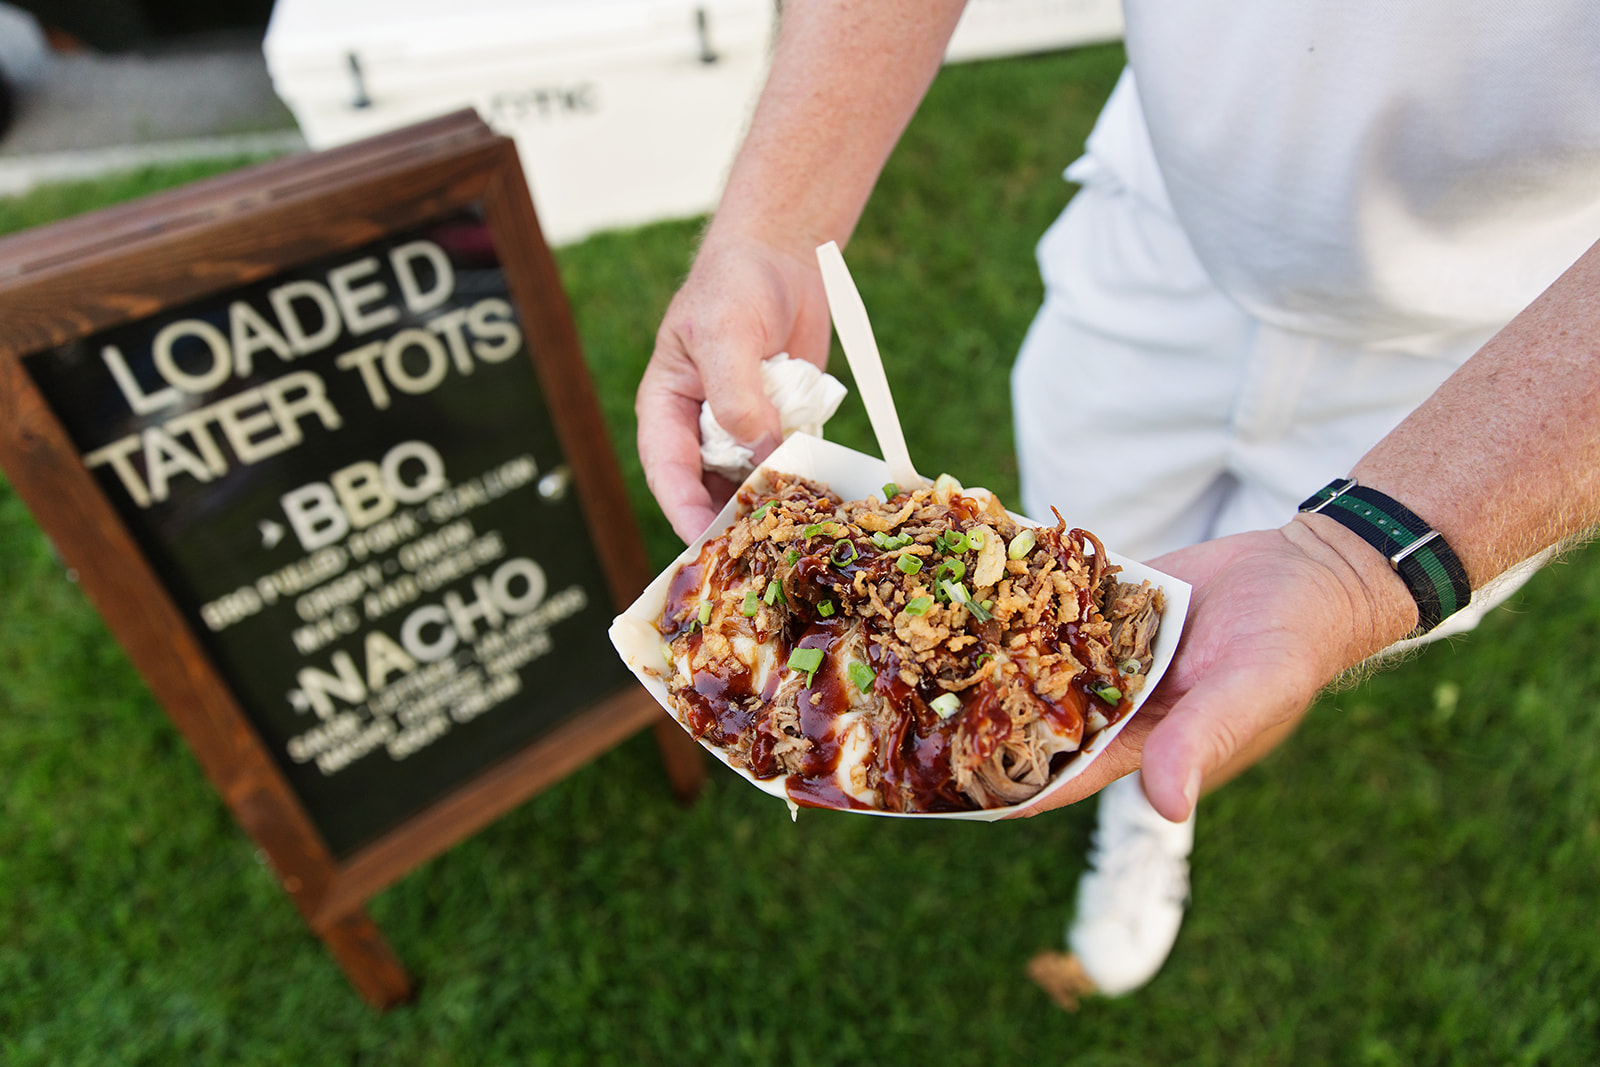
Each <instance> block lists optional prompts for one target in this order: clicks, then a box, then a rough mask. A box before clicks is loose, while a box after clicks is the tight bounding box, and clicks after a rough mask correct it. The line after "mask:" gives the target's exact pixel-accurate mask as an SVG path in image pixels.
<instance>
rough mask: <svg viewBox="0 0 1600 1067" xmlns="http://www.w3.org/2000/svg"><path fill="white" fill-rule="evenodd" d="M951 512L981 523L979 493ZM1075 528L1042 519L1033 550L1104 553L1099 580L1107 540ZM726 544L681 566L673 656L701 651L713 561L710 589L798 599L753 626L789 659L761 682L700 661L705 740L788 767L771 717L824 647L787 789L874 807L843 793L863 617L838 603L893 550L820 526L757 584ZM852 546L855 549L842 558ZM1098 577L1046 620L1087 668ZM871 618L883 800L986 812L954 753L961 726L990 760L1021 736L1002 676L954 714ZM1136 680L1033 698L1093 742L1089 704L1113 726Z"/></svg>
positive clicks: (826, 802)
mask: <svg viewBox="0 0 1600 1067" xmlns="http://www.w3.org/2000/svg"><path fill="white" fill-rule="evenodd" d="M747 503H752V504H753V503H755V501H748V502H747ZM950 510H951V518H952V520H955V522H954V523H953V528H955V529H961V528H962V527H963V526H965V525H967V524H976V522H977V521H978V516H977V514H976V513H975V512H974V511H973V510H972V508H971V506H970V502H969V500H968V498H965V497H960V496H957V497H955V498H952V500H951V502H950ZM747 513H748V512H747ZM841 525H842V524H841ZM1064 525H1065V524H1064V523H1062V524H1061V526H1060V527H1057V528H1056V529H1050V528H1046V527H1040V528H1038V530H1037V534H1038V537H1039V543H1038V546H1037V548H1036V549H1035V551H1049V552H1053V553H1054V554H1055V555H1056V556H1057V559H1058V561H1059V562H1060V563H1061V565H1062V566H1063V568H1064V569H1070V568H1069V567H1068V562H1067V561H1068V559H1069V558H1070V557H1073V556H1075V557H1076V558H1078V559H1084V558H1088V559H1090V560H1092V561H1094V562H1095V564H1096V566H1097V567H1100V568H1101V571H1100V575H1099V576H1103V575H1104V574H1105V573H1109V568H1106V567H1105V565H1104V556H1103V552H1104V549H1103V548H1102V547H1101V546H1100V544H1099V542H1098V540H1097V539H1095V538H1094V537H1093V535H1091V534H1088V533H1087V532H1085V531H1083V530H1078V529H1074V530H1071V531H1070V532H1065V533H1063V531H1062V527H1064ZM847 540H848V541H849V542H850V543H851V544H853V546H854V549H855V551H854V553H853V554H852V553H849V552H848V551H840V550H839V546H840V545H842V544H843V543H844V542H845V541H847ZM1086 541H1089V542H1092V543H1093V545H1094V548H1095V550H1096V551H1095V552H1093V553H1087V555H1086V551H1085V548H1086V546H1085V542H1086ZM721 544H722V541H721V538H714V539H712V540H711V541H708V542H707V543H706V545H705V546H704V547H703V548H702V549H701V553H700V555H699V557H698V558H697V559H695V560H694V561H693V562H691V563H687V564H685V565H684V566H683V567H682V568H681V569H680V570H679V572H678V573H677V575H675V576H674V578H673V580H672V583H671V586H670V589H669V592H668V596H667V602H666V606H665V608H664V610H663V612H662V614H661V618H660V621H659V623H658V629H659V630H660V631H661V634H662V638H663V640H664V641H666V642H667V643H668V644H669V645H674V646H675V648H676V649H677V650H676V652H675V654H681V655H689V656H693V655H694V654H695V653H696V652H697V651H698V649H699V646H700V644H701V642H702V640H703V639H704V635H703V631H702V629H701V628H700V625H699V622H698V610H699V605H700V603H701V600H702V598H701V590H702V589H703V588H706V587H707V582H706V578H707V575H706V570H707V568H708V567H709V568H711V570H712V573H711V575H710V584H709V590H710V593H711V596H713V597H715V596H718V595H722V591H723V590H726V589H728V588H731V587H733V586H734V585H735V584H736V583H739V582H744V584H746V585H747V586H748V587H750V588H756V589H760V588H763V587H764V586H765V585H766V584H767V582H768V581H770V580H772V579H774V578H776V579H778V580H779V581H780V582H781V583H782V588H783V598H784V601H785V605H786V606H785V607H784V609H783V610H782V611H781V612H778V613H777V614H778V616H779V617H780V619H781V621H782V625H781V626H780V627H779V629H778V630H777V631H776V632H763V631H760V630H758V631H757V632H756V634H755V636H756V638H757V639H758V640H771V641H775V642H776V648H777V658H776V662H777V664H779V666H778V667H777V668H776V669H774V670H772V671H771V672H770V673H769V677H768V678H767V681H766V684H765V686H764V687H763V691H762V692H757V691H756V690H755V679H754V677H753V676H752V674H751V672H750V670H748V669H743V668H741V667H740V666H739V665H738V664H737V663H736V662H733V661H731V658H725V660H723V661H719V662H717V663H716V668H717V669H715V670H712V669H700V670H696V671H695V672H694V674H693V680H692V685H690V686H688V687H685V688H683V689H681V690H680V691H679V692H678V694H677V696H678V704H679V712H680V719H681V721H682V722H683V724H684V725H685V726H686V727H687V728H688V730H689V732H690V733H691V734H692V735H693V736H694V737H695V738H696V739H697V740H701V741H703V742H707V743H710V744H713V745H716V746H717V747H718V748H721V749H723V750H725V751H727V752H729V753H730V758H732V759H733V760H734V762H735V763H736V764H742V765H743V766H745V767H747V768H748V769H749V771H750V773H751V774H752V775H754V776H755V777H757V778H761V779H771V778H774V777H777V776H778V775H779V774H782V773H783V769H782V768H781V767H780V766H779V765H778V763H777V762H776V760H775V758H774V755H773V749H774V747H775V745H776V744H777V743H779V741H780V740H781V739H780V738H779V737H778V736H777V735H776V733H775V732H774V730H773V728H772V725H771V723H770V721H769V719H768V714H767V712H768V709H769V706H770V703H771V701H772V699H773V697H774V695H775V694H776V691H777V689H778V687H779V685H780V684H781V683H782V681H783V680H784V678H785V677H786V676H787V675H789V674H790V673H791V672H792V671H793V668H791V667H788V666H786V664H787V663H788V661H789V657H790V655H791V653H792V652H793V651H794V650H795V649H797V648H815V649H820V650H821V651H822V653H823V660H822V666H821V668H820V669H818V670H817V671H815V672H814V674H813V675H812V677H811V679H810V682H809V684H807V685H806V686H805V687H804V688H803V689H802V690H801V691H800V693H799V698H798V702H797V704H798V710H799V716H800V728H801V732H802V733H803V735H804V736H805V737H806V738H807V739H808V740H809V741H810V742H811V748H810V751H809V752H808V753H807V754H806V755H805V756H804V757H803V758H802V761H801V767H800V770H799V771H798V772H797V773H791V774H789V775H788V776H787V778H786V780H785V789H786V792H787V793H788V795H789V797H790V798H791V799H792V800H793V801H794V802H795V803H797V804H800V805H802V806H805V807H823V808H845V809H850V808H854V809H870V805H868V804H866V803H864V802H862V801H861V800H860V799H858V798H856V797H854V796H851V795H850V794H848V793H846V792H844V791H843V790H842V789H841V788H840V787H839V785H838V783H837V779H836V777H835V774H836V772H837V771H838V769H839V761H840V758H841V755H842V746H841V743H840V742H841V738H840V737H839V736H838V733H837V725H838V722H839V717H840V716H841V715H842V714H844V713H845V712H847V711H849V710H850V709H851V707H852V702H851V694H850V688H849V687H851V686H852V683H851V682H850V681H849V680H848V679H847V678H846V677H845V671H844V664H843V662H842V657H840V656H839V655H836V654H835V650H836V649H837V647H838V646H839V645H840V643H841V642H842V641H843V639H844V637H845V636H846V634H847V631H848V630H849V629H850V628H851V627H852V626H853V625H855V624H856V622H857V621H858V620H857V616H855V615H853V614H851V613H849V612H848V611H844V610H840V608H839V607H838V606H839V605H843V604H847V603H848V602H849V599H850V598H851V597H852V596H853V595H854V594H853V592H852V588H853V586H854V583H855V580H856V577H857V575H858V574H860V573H861V572H863V571H864V572H866V576H867V577H866V580H867V581H868V582H877V581H879V580H881V579H883V578H885V577H890V573H889V571H890V569H891V568H892V567H893V566H894V557H893V556H892V555H891V554H889V553H884V552H881V551H879V549H878V548H877V546H875V545H873V544H872V542H871V541H870V540H868V539H867V538H865V537H856V536H851V537H848V538H837V539H836V538H830V537H824V536H818V537H815V538H808V539H807V547H806V551H805V552H804V554H802V555H801V556H800V557H799V558H798V559H797V560H796V561H795V562H794V563H793V565H792V567H791V568H790V570H789V572H788V573H786V574H781V575H780V574H769V573H767V572H766V570H764V569H763V568H765V567H766V566H767V563H766V561H765V560H759V561H758V562H757V563H756V570H755V573H753V574H752V576H751V577H752V578H753V579H754V580H751V581H745V580H744V578H743V576H742V574H741V573H740V571H741V568H742V567H743V566H744V564H743V563H741V561H738V560H734V559H731V558H729V557H728V556H727V555H726V554H725V553H723V552H722V551H721ZM846 556H851V558H849V559H848V560H847V561H846V562H844V563H840V562H839V560H840V559H842V558H844V557H846ZM1096 557H1099V558H1098V559H1097V558H1096ZM1099 586H1100V582H1099V581H1098V580H1097V581H1094V582H1093V583H1092V585H1091V587H1085V588H1080V589H1079V590H1078V593H1077V596H1078V620H1077V621H1076V622H1069V623H1066V624H1061V625H1051V626H1049V627H1042V626H1041V627H1039V628H1037V629H1045V628H1048V629H1051V630H1053V631H1054V633H1053V634H1051V635H1050V636H1051V637H1053V638H1054V643H1055V644H1056V645H1057V646H1058V647H1064V648H1066V649H1069V650H1070V651H1071V652H1072V654H1073V656H1074V657H1075V658H1076V659H1077V661H1078V662H1079V663H1081V664H1088V663H1091V662H1093V659H1092V657H1091V656H1090V654H1089V652H1088V644H1089V642H1090V640H1091V638H1088V637H1087V636H1085V635H1084V634H1083V633H1082V632H1081V629H1082V624H1083V623H1086V622H1088V621H1090V620H1091V619H1094V618H1095V617H1096V616H1097V612H1098V606H1097V605H1096V603H1095V599H1094V598H1095V594H1096V591H1097V589H1098V588H1099ZM824 600H829V601H831V602H832V603H833V604H834V605H835V614H833V615H832V616H829V617H824V616H823V615H821V614H820V613H819V611H818V604H819V603H821V602H822V601H824ZM990 625H993V624H990ZM864 626H865V629H866V630H867V640H866V641H865V646H864V648H865V655H866V659H867V665H868V666H869V667H870V668H871V669H872V672H873V675H874V680H873V683H872V690H873V696H874V698H875V699H877V700H880V701H882V703H883V706H884V707H885V708H886V709H888V710H889V711H891V712H892V714H889V715H881V716H874V717H873V719H874V722H875V723H877V724H878V725H875V726H874V727H873V730H872V743H873V745H874V746H875V749H876V752H875V757H876V759H875V763H876V765H877V768H878V770H879V771H880V772H881V775H882V780H881V782H880V783H879V785H878V792H879V794H880V796H881V797H882V798H883V800H884V802H885V804H884V806H885V808H886V809H887V810H905V811H922V812H952V811H970V810H975V809H977V808H978V807H979V805H978V804H976V803H975V802H973V801H972V799H971V798H969V797H968V796H966V794H964V793H962V792H961V791H959V790H958V789H957V787H956V784H955V777H954V774H953V773H952V768H951V749H952V745H953V744H954V742H955V738H956V734H957V731H958V730H959V729H960V728H961V726H962V725H963V724H965V726H966V728H967V732H968V734H969V736H970V738H971V742H970V743H971V744H972V745H973V748H974V754H975V755H976V756H977V757H978V758H980V759H986V758H988V757H990V756H992V755H993V753H994V752H995V750H996V748H997V747H998V746H999V745H1000V744H1001V743H1002V742H1003V741H1004V740H1005V739H1006V737H1007V736H1008V735H1009V733H1010V731H1011V718H1010V716H1009V714H1008V713H1007V712H1006V711H1005V710H1004V709H1003V708H1002V707H1001V702H1000V699H999V694H998V692H997V689H996V687H995V685H994V684H993V683H992V682H991V681H989V680H987V679H985V680H984V681H981V682H978V683H976V684H975V685H972V686H969V687H968V688H967V689H965V690H963V691H960V692H959V693H958V694H957V695H958V697H959V699H960V702H961V706H960V709H959V710H958V711H956V712H955V713H954V714H951V715H949V716H948V717H942V716H940V715H939V714H938V713H937V712H935V711H934V710H933V709H932V708H931V707H930V704H931V703H932V701H933V699H934V698H935V697H937V696H938V695H939V694H941V693H943V692H945V690H943V689H942V688H940V687H939V686H938V685H937V684H935V683H934V682H933V680H932V679H931V678H929V677H927V676H926V675H924V677H923V678H922V679H921V680H920V681H919V682H918V683H917V684H915V685H912V684H907V682H906V681H905V680H904V679H903V678H902V677H901V669H900V668H901V664H900V662H899V659H898V657H897V656H896V654H895V652H894V651H893V650H892V649H890V648H888V647H887V644H886V642H885V641H883V640H875V639H874V637H875V635H881V634H883V633H884V632H885V631H886V630H887V629H888V627H887V624H886V623H885V622H884V620H883V619H882V618H881V617H877V616H871V617H868V618H866V619H865V620H864ZM994 630H995V633H994V635H993V636H998V627H997V626H996V627H994ZM1038 636H1039V635H1037V634H1036V635H1035V637H1036V638H1037V637H1038ZM680 638H681V639H683V643H682V645H681V647H680V646H678V642H679V639H680ZM1041 643H1047V642H1041ZM986 644H988V642H985V641H979V642H978V643H977V644H975V645H973V646H970V647H969V649H968V650H967V652H968V655H967V657H966V667H967V669H968V673H971V672H975V671H977V670H978V669H979V667H980V661H979V657H980V656H981V655H983V654H984V653H983V650H984V648H985V646H986ZM1127 679H1128V676H1127V675H1124V674H1122V673H1121V671H1120V670H1119V669H1113V671H1112V673H1111V674H1110V675H1109V676H1108V675H1106V674H1096V673H1093V672H1091V671H1090V670H1087V669H1085V670H1083V671H1080V672H1079V673H1078V675H1077V676H1076V677H1075V678H1074V679H1073V681H1072V683H1071V685H1070V686H1069V687H1068V690H1067V692H1066V693H1065V694H1064V695H1063V697H1062V698H1061V699H1060V700H1051V699H1049V698H1046V697H1044V696H1042V695H1040V694H1038V693H1036V692H1035V693H1034V694H1033V696H1034V698H1035V699H1036V700H1037V701H1038V702H1039V705H1040V712H1041V714H1042V716H1043V717H1044V718H1046V719H1049V720H1050V721H1051V723H1052V725H1053V726H1054V727H1055V728H1057V729H1058V730H1060V731H1061V732H1063V733H1066V734H1069V735H1070V734H1071V733H1072V732H1073V731H1081V732H1083V737H1082V742H1087V741H1088V740H1089V739H1090V738H1089V731H1087V730H1086V729H1085V722H1086V719H1087V717H1088V715H1089V713H1090V711H1091V710H1093V711H1098V712H1099V714H1100V715H1101V716H1103V717H1104V719H1105V723H1106V725H1109V724H1111V723H1115V722H1117V721H1118V720H1119V719H1121V718H1122V717H1123V716H1124V715H1125V714H1127V712H1128V710H1129V709H1130V708H1131V707H1132V700H1131V698H1130V696H1129V695H1126V694H1130V693H1131V689H1132V687H1131V686H1129V685H1128V684H1127ZM1107 686H1112V687H1115V688H1116V689H1117V690H1118V691H1119V699H1118V700H1117V701H1115V702H1111V701H1108V700H1106V699H1105V698H1104V697H1103V696H1101V695H1100V693H1101V692H1103V691H1104V690H1105V688H1106V687H1107ZM885 721H886V722H888V723H889V724H890V725H889V726H888V727H884V726H883V725H881V724H882V723H883V722H885ZM1101 728H1102V729H1103V728H1104V726H1102V727H1101ZM1082 742H1080V750H1081V747H1082ZM1072 755H1074V753H1061V754H1058V755H1057V756H1056V765H1055V766H1052V767H1051V769H1050V770H1051V777H1052V778H1053V777H1054V775H1055V773H1056V772H1057V771H1058V770H1059V769H1060V764H1061V762H1063V761H1065V760H1066V759H1069V758H1071V757H1072Z"/></svg>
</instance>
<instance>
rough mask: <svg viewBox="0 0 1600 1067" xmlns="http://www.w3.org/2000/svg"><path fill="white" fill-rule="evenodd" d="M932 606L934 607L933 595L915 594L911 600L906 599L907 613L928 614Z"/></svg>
mask: <svg viewBox="0 0 1600 1067" xmlns="http://www.w3.org/2000/svg"><path fill="white" fill-rule="evenodd" d="M931 607H933V597H931V596H914V597H912V598H911V599H910V600H908V601H906V614H907V615H926V614H927V613H928V609H929V608H931Z"/></svg>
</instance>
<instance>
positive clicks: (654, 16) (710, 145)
mask: <svg viewBox="0 0 1600 1067" xmlns="http://www.w3.org/2000/svg"><path fill="white" fill-rule="evenodd" d="M863 2H870V0H863ZM776 29H777V4H776V2H775V0H277V4H276V5H275V6H274V8H273V11H272V20H271V22H270V24H269V25H268V26H267V35H266V41H265V44H264V50H265V52H266V59H267V69H268V70H269V71H270V72H271V75H272V82H273V86H274V87H275V88H276V89H277V92H278V95H279V96H280V97H282V98H283V100H284V102H285V103H286V104H287V105H288V106H289V109H290V110H291V111H293V112H294V116H295V119H296V121H298V122H299V124H300V129H301V132H302V133H304V134H305V138H306V140H307V142H308V143H309V144H310V145H311V146H312V147H313V148H329V147H332V146H334V145H339V144H343V143H345V142H347V141H353V140H356V139H358V138H361V137H366V136H370V135H372V134H376V133H381V132H383V131H385V130H391V129H394V128H396V127H398V126H404V125H406V124H408V123H412V122H417V121H419V120H421V119H425V118H431V117H433V116H435V115H440V114H444V113H445V112H448V111H454V110H456V109H458V108H461V107H474V108H476V109H477V110H478V113H479V114H480V115H482V116H483V118H484V120H485V121H487V122H488V123H489V124H490V125H491V126H493V127H494V128H495V129H497V130H499V131H500V132H501V133H504V134H507V135H509V136H511V137H514V138H515V139H516V142H517V148H518V150H519V151H520V153H521V156H522V168H523V170H524V171H525V172H526V173H527V175H528V182H529V184H530V185H531V186H532V188H533V198H534V204H535V206H536V207H537V209H538V212H539V221H540V223H541V225H542V226H543V228H544V233H545V239H546V240H547V241H549V242H550V243H552V244H565V243H568V242H571V241H575V240H578V239H580V238H582V237H585V236H587V235H589V234H591V233H595V232H597V231H600V230H608V229H615V228H619V227H626V226H637V225H642V224H644V223H648V222H656V221H659V220H662V219H673V218H685V217H688V216H693V215H700V214H704V213H706V212H708V211H710V210H711V209H712V208H714V207H715V206H716V203H717V199H718V197H719V196H720V195H721V192H722V184H723V181H724V179H725V178H726V176H727V170H728V166H729V164H730V163H731V162H732V161H733V154H734V152H735V150H736V149H737V148H738V144H739V141H740V138H741V137H742V136H743V133H744V128H745V125H746V123H747V122H748V120H749V115H750V111H751V110H752V108H753V107H754V104H755V99H756V96H757V95H758V94H759V92H760V89H761V85H762V83H763V82H764V81H765V79H766V72H767V58H768V53H769V51H770V46H771V42H772V37H773V35H774V33H775V32H776ZM1121 33H1122V13H1121V6H1120V4H1119V2H1118V0H970V2H969V3H968V5H967V10H966V12H965V13H964V14H963V15H962V18H961V22H960V24H959V25H958V26H957V28H956V32H955V36H954V37H953V38H952V40H951V42H950V47H949V50H948V52H947V53H946V59H947V60H950V61H962V60H970V59H986V58H991V57H995V56H1004V55H1015V54H1019V53H1026V52H1040V51H1046V50H1049V49H1056V48H1065V47H1068V46H1071V45H1077V44H1085V43H1089V42H1093V41H1104V40H1112V39H1114V38H1116V37H1119V36H1120V35H1121Z"/></svg>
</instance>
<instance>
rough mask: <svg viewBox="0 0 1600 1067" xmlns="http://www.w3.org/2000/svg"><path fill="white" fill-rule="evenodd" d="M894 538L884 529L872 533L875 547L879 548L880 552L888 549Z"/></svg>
mask: <svg viewBox="0 0 1600 1067" xmlns="http://www.w3.org/2000/svg"><path fill="white" fill-rule="evenodd" d="M892 540H894V538H892V537H890V536H889V535H888V534H886V533H884V532H883V531H882V530H879V531H877V532H876V533H874V534H873V535H872V544H873V547H874V548H876V549H878V550H879V551H880V552H883V551H887V550H888V548H889V542H890V541H892Z"/></svg>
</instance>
